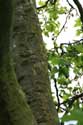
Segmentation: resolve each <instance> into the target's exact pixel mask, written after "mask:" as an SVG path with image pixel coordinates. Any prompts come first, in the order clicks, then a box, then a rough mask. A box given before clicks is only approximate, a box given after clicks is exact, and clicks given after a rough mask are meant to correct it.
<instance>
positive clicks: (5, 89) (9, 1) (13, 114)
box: [0, 0, 36, 125]
mask: <svg viewBox="0 0 83 125" xmlns="http://www.w3.org/2000/svg"><path fill="white" fill-rule="evenodd" d="M14 5H15V4H14V3H13V0H6V1H4V0H0V125H36V123H35V121H34V119H33V115H32V112H31V110H30V108H29V106H28V105H27V102H26V99H25V96H24V93H23V92H22V90H21V88H20V87H19V85H18V83H17V80H16V77H15V74H14V70H13V67H12V65H11V59H10V40H11V35H12V34H11V32H12V19H13V9H14Z"/></svg>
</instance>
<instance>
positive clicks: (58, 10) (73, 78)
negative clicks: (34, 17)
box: [37, 0, 83, 124]
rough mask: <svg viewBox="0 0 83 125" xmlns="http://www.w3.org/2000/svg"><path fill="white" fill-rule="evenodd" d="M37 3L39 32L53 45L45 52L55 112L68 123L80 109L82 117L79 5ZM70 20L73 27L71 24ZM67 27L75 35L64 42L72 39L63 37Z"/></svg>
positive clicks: (54, 0)
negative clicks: (53, 89)
mask: <svg viewBox="0 0 83 125" xmlns="http://www.w3.org/2000/svg"><path fill="white" fill-rule="evenodd" d="M41 2H42V3H41ZM39 3H40V5H39V7H37V11H38V14H39V19H40V24H41V29H42V33H43V35H44V36H45V37H47V38H48V39H47V44H49V42H51V43H52V47H51V48H50V49H47V53H48V73H49V78H50V81H51V85H52V84H53V85H54V87H55V92H54V91H53V99H54V102H55V105H56V106H57V111H58V113H63V115H62V119H64V121H66V120H67V121H68V118H67V117H65V116H69V114H70V117H71V118H70V119H71V120H74V119H73V117H72V115H73V114H72V112H77V111H78V110H80V111H79V112H80V117H81V116H82V113H81V111H82V110H83V82H82V81H83V7H82V3H81V2H80V1H79V0H73V1H72V2H71V1H70V0H66V2H65V5H63V4H64V0H63V3H62V1H61V0H59V1H58V0H47V1H46V2H43V1H42V0H40V2H39ZM61 19H62V20H61ZM71 20H72V22H73V25H72V26H71V25H70V22H71ZM61 21H62V22H63V23H62V22H61ZM70 27H72V29H74V31H71V34H72V33H73V32H74V33H75V36H74V37H73V38H72V39H71V40H69V41H65V38H66V37H69V38H71V36H72V35H71V34H68V36H66V35H65V34H66V32H67V30H68V28H70ZM62 34H64V36H62ZM60 37H61V38H62V39H60ZM50 38H51V40H50ZM59 39H60V42H59ZM55 95H56V97H55ZM74 115H75V113H74ZM76 117H77V116H76ZM70 119H69V120H70ZM62 121H63V120H62ZM77 122H78V123H81V124H83V121H81V119H78V121H77Z"/></svg>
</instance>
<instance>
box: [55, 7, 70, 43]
mask: <svg viewBox="0 0 83 125" xmlns="http://www.w3.org/2000/svg"><path fill="white" fill-rule="evenodd" d="M71 11H72V8H71V9H70V10H69V13H68V15H67V16H66V20H65V23H64V25H63V26H62V28H61V29H60V31H59V33H58V34H57V36H56V38H55V41H56V40H57V38H58V36H59V35H60V33H61V32H62V31H63V29H64V27H65V25H66V24H67V20H68V17H69V15H70V12H71Z"/></svg>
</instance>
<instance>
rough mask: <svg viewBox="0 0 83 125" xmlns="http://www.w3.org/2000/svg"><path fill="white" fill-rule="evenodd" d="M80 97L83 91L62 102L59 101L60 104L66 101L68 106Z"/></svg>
mask: <svg viewBox="0 0 83 125" xmlns="http://www.w3.org/2000/svg"><path fill="white" fill-rule="evenodd" d="M81 97H83V93H80V94H78V95H75V96H73V97H71V98H70V99H67V100H66V101H63V102H62V103H60V105H63V104H66V103H68V104H69V107H70V106H71V105H72V104H73V103H74V102H75V100H77V99H79V98H81Z"/></svg>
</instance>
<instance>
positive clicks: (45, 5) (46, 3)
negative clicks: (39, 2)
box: [37, 0, 49, 10]
mask: <svg viewBox="0 0 83 125" xmlns="http://www.w3.org/2000/svg"><path fill="white" fill-rule="evenodd" d="M48 2H49V0H47V1H46V2H45V4H44V5H43V6H40V7H37V10H39V9H42V8H45V7H47V5H48Z"/></svg>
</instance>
